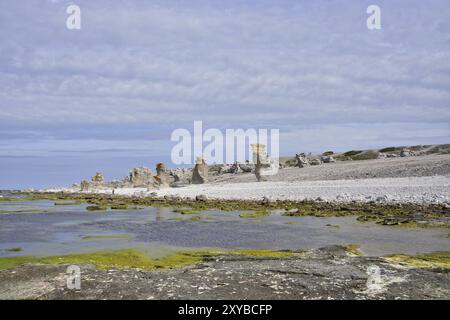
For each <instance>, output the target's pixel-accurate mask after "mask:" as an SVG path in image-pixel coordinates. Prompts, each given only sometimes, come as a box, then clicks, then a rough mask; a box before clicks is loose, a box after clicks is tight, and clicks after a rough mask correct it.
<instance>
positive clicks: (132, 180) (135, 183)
mask: <svg viewBox="0 0 450 320" xmlns="http://www.w3.org/2000/svg"><path fill="white" fill-rule="evenodd" d="M124 183H125V184H126V185H129V186H132V187H134V188H137V187H155V186H156V185H157V184H158V183H157V181H156V180H155V178H154V177H153V174H152V172H151V171H150V169H149V168H146V167H138V168H134V169H133V170H131V171H130V173H129V174H128V176H127V177H126V178H125V179H124Z"/></svg>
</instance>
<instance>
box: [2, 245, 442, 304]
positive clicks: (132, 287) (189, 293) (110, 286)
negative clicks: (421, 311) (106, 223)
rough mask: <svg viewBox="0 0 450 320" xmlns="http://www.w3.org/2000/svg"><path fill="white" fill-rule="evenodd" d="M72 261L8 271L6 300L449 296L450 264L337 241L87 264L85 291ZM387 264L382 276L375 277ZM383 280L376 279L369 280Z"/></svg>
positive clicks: (4, 273) (84, 268)
mask: <svg viewBox="0 0 450 320" xmlns="http://www.w3.org/2000/svg"><path fill="white" fill-rule="evenodd" d="M66 269H67V265H53V266H52V265H24V266H20V267H16V268H15V269H9V270H2V271H0V284H1V287H2V290H0V299H448V297H449V296H450V272H449V271H450V269H444V268H438V267H434V268H414V267H409V266H405V265H399V264H395V263H393V262H389V261H388V260H386V259H383V258H374V257H363V256H358V255H356V254H352V251H348V250H346V249H345V248H343V247H339V246H334V247H328V248H323V249H317V250H312V251H310V252H307V253H305V254H304V255H301V256H294V257H284V258H267V257H248V256H236V255H226V256H220V257H214V258H211V259H210V260H209V261H205V262H202V263H200V264H197V265H195V266H192V267H185V268H179V269H173V270H163V271H142V270H135V269H130V270H98V269H96V268H94V267H93V266H90V265H82V266H81V290H69V289H67V288H66V280H67V278H66V276H67V274H66ZM374 270H375V273H376V272H377V270H379V274H380V277H379V278H378V277H377V278H375V280H374V278H373V274H374ZM368 281H370V282H371V283H375V285H372V286H368V285H367V283H368Z"/></svg>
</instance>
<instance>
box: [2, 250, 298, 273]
mask: <svg viewBox="0 0 450 320" xmlns="http://www.w3.org/2000/svg"><path fill="white" fill-rule="evenodd" d="M226 254H228V255H242V256H249V257H262V258H263V257H266V258H284V257H292V256H296V255H299V254H301V253H300V252H293V251H276V250H262V249H261V250H259V249H257V250H251V249H243V250H184V251H177V252H173V253H171V254H169V255H167V256H165V257H162V258H151V257H149V256H148V255H146V254H145V253H143V252H142V251H139V250H136V249H123V250H116V251H100V252H95V253H83V254H71V255H65V256H54V257H44V258H37V257H31V256H21V257H7V258H0V269H10V268H14V267H16V266H19V265H22V264H27V263H42V264H93V265H95V266H96V267H97V268H99V269H128V268H138V269H145V270H152V269H159V268H178V267H184V266H189V265H195V264H197V263H199V262H201V261H203V260H204V259H205V258H207V257H213V256H219V255H226Z"/></svg>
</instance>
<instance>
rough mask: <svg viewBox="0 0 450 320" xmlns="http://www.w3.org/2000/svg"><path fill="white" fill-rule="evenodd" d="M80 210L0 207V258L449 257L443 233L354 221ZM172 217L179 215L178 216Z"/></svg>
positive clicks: (72, 206)
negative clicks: (284, 252)
mask: <svg viewBox="0 0 450 320" xmlns="http://www.w3.org/2000/svg"><path fill="white" fill-rule="evenodd" d="M87 206H88V205H87V204H79V203H71V202H67V203H66V204H61V203H59V204H58V205H55V202H54V201H47V200H37V201H4V202H0V257H9V256H19V255H32V256H52V255H62V254H69V253H74V252H76V253H83V252H95V251H98V250H111V249H123V248H139V249H142V250H144V251H146V252H147V253H149V254H150V255H151V256H154V257H159V256H164V255H165V254H167V253H168V252H171V251H174V250H178V249H180V248H223V249H246V248H252V249H277V250H278V249H291V250H298V249H310V248H319V247H324V246H328V245H336V244H355V245H359V246H360V248H361V250H362V252H363V253H364V254H366V255H371V256H381V255H386V254H392V253H405V254H417V253H427V252H433V251H449V250H450V238H449V230H448V229H440V228H397V227H388V226H379V225H376V224H374V223H370V222H358V221H357V220H356V217H327V218H319V217H288V216H283V215H281V214H280V213H279V212H276V211H274V212H272V213H271V214H270V215H262V216H258V215H252V214H243V212H237V211H236V212H223V211H217V210H207V211H202V212H193V211H185V212H183V213H184V214H183V213H180V212H176V210H174V209H172V208H163V207H144V208H134V209H131V210H129V209H126V210H111V209H108V210H106V211H88V210H86V207H87ZM178 211H179V210H178Z"/></svg>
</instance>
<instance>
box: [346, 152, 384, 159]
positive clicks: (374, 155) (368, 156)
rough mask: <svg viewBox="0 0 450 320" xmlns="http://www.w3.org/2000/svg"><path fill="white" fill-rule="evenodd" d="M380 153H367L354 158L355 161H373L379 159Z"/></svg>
mask: <svg viewBox="0 0 450 320" xmlns="http://www.w3.org/2000/svg"><path fill="white" fill-rule="evenodd" d="M378 155H379V153H378V152H377V151H365V152H361V153H358V154H357V155H354V156H352V157H351V158H352V159H353V160H373V159H377V158H378Z"/></svg>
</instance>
